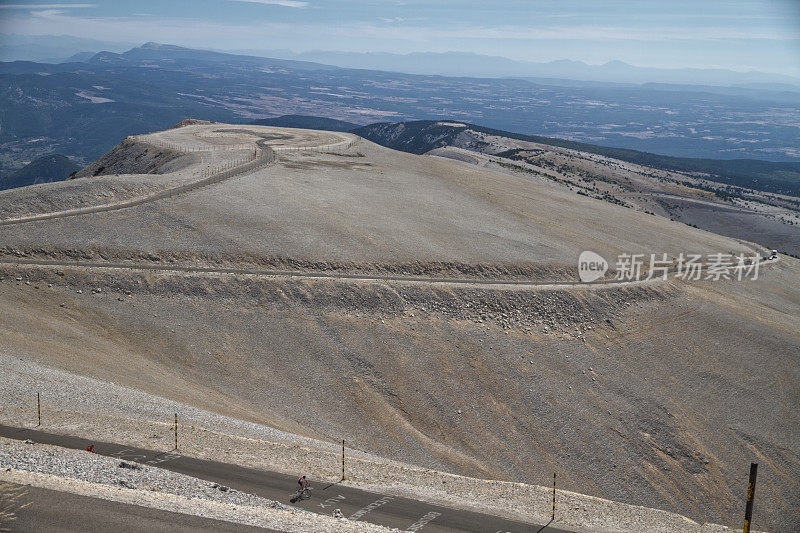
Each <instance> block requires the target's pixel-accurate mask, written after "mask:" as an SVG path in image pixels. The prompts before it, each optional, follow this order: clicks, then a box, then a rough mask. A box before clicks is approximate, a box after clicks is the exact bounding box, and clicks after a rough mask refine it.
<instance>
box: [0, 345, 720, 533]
mask: <svg viewBox="0 0 800 533" xmlns="http://www.w3.org/2000/svg"><path fill="white" fill-rule="evenodd" d="M0 367H2V368H3V369H4V372H5V373H6V374H7V375H8V377H9V380H8V385H9V386H8V387H5V388H3V389H1V390H0V401H2V402H3V403H4V404H5V405H6V406H8V407H7V408H6V409H5V410H4V411H3V412H2V413H0V421H2V422H3V423H6V424H10V425H17V426H23V425H27V426H32V425H33V424H32V420H31V413H32V411H31V410H30V408H28V409H26V408H25V407H24V404H25V403H26V401H25V400H26V398H25V397H26V395H27V396H30V392H29V391H31V390H41V391H43V393H42V398H43V406H44V416H45V418H44V429H45V430H46V431H50V432H55V433H65V434H71V435H78V436H82V437H85V438H87V439H96V440H104V441H110V442H117V443H120V444H125V445H130V446H141V447H144V448H149V449H162V448H163V449H169V448H168V447H169V445H170V438H171V434H170V425H169V416H167V414H168V413H170V412H174V411H177V412H179V413H180V417H181V420H182V421H183V424H182V432H181V454H182V455H186V456H192V457H199V458H204V459H211V460H216V461H221V462H226V463H231V464H240V465H242V466H247V467H251V468H261V469H266V470H274V471H279V472H285V473H295V472H296V471H297V469H298V468H302V469H303V472H305V473H306V474H307V475H309V476H310V477H312V478H315V479H319V480H330V481H337V480H338V476H339V473H340V470H339V468H340V464H341V463H340V461H341V458H340V455H339V453H340V452H339V448H338V447H337V445H334V444H333V443H328V442H323V441H318V440H315V439H309V438H307V437H302V436H297V435H293V434H290V433H286V432H282V431H277V430H275V429H273V428H269V427H266V426H262V425H259V424H254V423H249V422H243V421H240V420H236V419H234V418H231V417H226V416H223V415H219V414H216V413H211V412H208V411H203V410H201V409H196V408H192V407H190V406H187V405H183V404H181V403H179V402H174V401H171V400H167V399H164V398H160V397H157V396H153V395H148V394H145V393H142V392H140V391H135V390H133V389H129V388H126V387H121V386H119V385H115V384H113V383H108V382H103V381H100V380H95V379H91V378H86V377H82V376H77V375H75V374H71V373H69V372H64V371H60V370H55V369H51V368H48V367H46V366H43V365H40V364H38V363H35V362H32V361H27V360H23V359H20V358H17V357H11V356H8V355H3V354H0ZM27 403H30V401H28V402H27ZM98 405H103V406H105V407H104V409H103V413H98V409H97V406H98ZM78 453H79V452H78ZM2 457H3V456H2V455H0V465H5V463H4V460H3V459H2ZM116 470H121V469H119V468H116ZM36 471H38V470H36ZM124 474H128V472H125V473H124ZM124 474H123V475H124ZM347 475H348V479H349V481H347V482H345V483H346V484H349V485H351V486H354V487H358V488H361V489H365V490H371V491H375V492H379V493H382V494H387V495H395V496H404V497H409V498H413V499H417V500H422V501H427V502H430V503H435V504H439V505H442V504H444V505H448V506H451V507H454V508H461V509H469V510H473V511H477V512H482V513H491V514H495V515H499V516H505V517H509V518H514V519H518V520H523V521H531V522H540V523H545V522H547V521H549V519H550V515H549V513H550V508H551V504H552V503H551V502H552V500H551V498H552V492H551V491H552V489H551V488H548V487H542V486H536V485H528V484H524V483H508V482H501V481H492V480H483V479H476V478H471V477H467V476H460V475H456V474H449V473H444V472H440V471H436V470H431V469H424V468H419V467H415V466H412V465H407V464H404V463H400V462H396V461H389V460H385V459H382V458H379V457H375V456H372V455H369V454H366V453H363V452H358V451H356V450H348V473H347ZM82 479H86V478H82ZM119 479H126V478H122V477H120V478H119ZM375 480H380V482H379V483H375ZM129 482H131V483H133V484H134V485H135V484H136V481H135V480H133V479H131V480H129ZM201 483H205V482H201ZM117 486H119V485H117ZM205 488H206V489H207V487H205ZM209 490H210V489H209ZM211 492H212V494H215V493H214V491H213V490H212V491H211ZM178 495H180V494H178ZM557 501H558V511H557V513H558V519H557V523H558V524H559V525H565V526H572V527H578V528H584V529H586V530H592V531H625V532H627V531H636V532H654V533H661V532H664V533H666V532H673V531H684V532H688V533H717V532H727V531H733V530H732V529H730V528H727V527H724V526H719V525H715V524H698V523H696V522H694V521H692V520H690V519H688V518H686V517H684V516H681V515H679V514H676V513H670V512H667V511H662V510H658V509H651V508H646V507H640V506H635V505H629V504H624V503H620V502H615V501H611V500H605V499H602V498H595V497H591V496H586V495H583V494H578V493H574V492H569V491H563V490H559V491H558V492H557ZM226 503H229V504H231V505H234V504H233V503H231V502H226Z"/></svg>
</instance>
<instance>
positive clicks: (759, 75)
mask: <svg viewBox="0 0 800 533" xmlns="http://www.w3.org/2000/svg"><path fill="white" fill-rule="evenodd" d="M238 52H242V53H244V52H246V53H249V54H252V55H258V56H268V57H276V58H282V59H294V60H301V61H311V62H315V63H325V64H329V65H336V66H338V67H343V68H360V69H369V70H386V71H394V72H404V73H408V74H428V75H440V76H468V77H476V78H533V79H534V80H535V81H538V82H544V81H547V82H550V83H557V82H564V81H591V82H603V83H612V84H642V83H672V84H686V85H712V86H714V85H720V86H750V87H752V86H753V84H755V85H756V86H757V87H752V88H761V89H771V90H788V89H792V90H798V91H800V78H796V77H792V76H786V75H782V74H772V73H766V72H756V71H752V72H736V71H733V70H725V69H696V68H682V69H663V68H652V67H638V66H633V65H629V64H628V63H624V62H622V61H610V62H608V63H605V64H603V65H588V64H586V63H584V62H582V61H571V60H566V59H563V60H558V61H550V62H546V63H535V62H530V61H515V60H512V59H508V58H506V57H500V56H488V55H481V54H474V53H467V52H444V53H434V52H425V53H411V54H390V53H384V52H378V53H359V52H336V51H324V50H313V51H310V52H302V53H294V52H291V51H289V50H261V51H259V50H246V51H244V50H242V51H238Z"/></svg>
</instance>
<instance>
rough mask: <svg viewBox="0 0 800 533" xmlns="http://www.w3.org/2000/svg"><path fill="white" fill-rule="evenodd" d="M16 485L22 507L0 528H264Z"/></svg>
mask: <svg viewBox="0 0 800 533" xmlns="http://www.w3.org/2000/svg"><path fill="white" fill-rule="evenodd" d="M16 486H17V487H20V488H22V489H24V491H25V493H24V494H23V496H22V497H21V498H20V499H19V504H20V505H21V506H23V507H22V508H21V509H17V510H16V512H15V515H16V518H15V519H14V520H12V521H8V522H2V523H0V531H5V530H8V531H47V532H59V533H83V532H85V531H97V532H108V533H128V532H137V533H140V532H141V533H145V532H147V533H150V532H152V533H173V532H174V533H184V532H185V533H189V532H195V531H219V532H221V533H258V532H263V531H266V530H264V529H261V528H257V527H251V526H243V525H241V524H233V523H231V522H223V521H221V520H212V519H210V518H202V517H199V516H192V515H187V514H182V513H171V512H169V511H162V510H160V509H152V508H150V507H140V506H138V505H128V504H125V503H119V502H112V501H109V500H103V499H100V498H90V497H88V496H79V495H77V494H72V493H70V492H59V491H55V490H48V489H40V488H38V487H23V486H21V485H16ZM4 528H5V529H4Z"/></svg>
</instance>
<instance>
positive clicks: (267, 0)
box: [231, 0, 308, 7]
mask: <svg viewBox="0 0 800 533" xmlns="http://www.w3.org/2000/svg"><path fill="white" fill-rule="evenodd" d="M231 2H247V3H249V4H267V5H273V6H283V7H308V2H299V1H296V0H231Z"/></svg>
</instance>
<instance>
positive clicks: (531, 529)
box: [0, 425, 568, 533]
mask: <svg viewBox="0 0 800 533" xmlns="http://www.w3.org/2000/svg"><path fill="white" fill-rule="evenodd" d="M0 436H3V437H8V438H12V439H20V440H25V439H30V440H32V441H34V442H38V443H42V444H55V445H58V446H63V447H66V448H74V449H80V450H82V449H85V448H86V446H87V445H88V444H89V441H87V440H85V439H81V438H78V437H70V436H63V435H54V434H49V433H45V432H42V431H35V430H30V429H22V428H15V427H9V426H3V425H0ZM92 444H94V447H95V451H96V452H97V453H99V454H102V455H107V456H111V457H119V458H120V459H125V460H128V461H136V462H140V463H144V464H150V465H154V466H158V467H160V468H164V469H167V470H171V471H173V472H180V473H182V474H188V475H190V476H194V477H197V478H200V479H206V480H208V481H213V482H215V483H220V484H222V485H227V486H228V487H231V488H234V489H237V490H240V491H242V492H249V493H251V494H256V495H258V496H262V497H264V498H269V499H271V500H276V501H279V502H283V503H291V502H290V501H289V500H290V498H291V496H292V494H293V493H294V490H295V486H296V485H297V478H296V477H294V476H289V475H286V474H280V473H276V472H268V471H264V470H256V469H252V468H244V467H241V466H237V465H231V464H225V463H218V462H215V461H206V460H202V459H194V458H190V457H183V456H181V455H179V454H178V453H174V452H155V451H150V450H142V449H139V448H130V447H125V446H122V445H119V444H110V443H104V442H96V441H92ZM311 485H312V487H313V489H312V491H311V498H310V499H308V500H304V501H301V502H296V503H294V505H296V506H298V507H302V508H304V509H307V510H309V511H315V512H318V513H324V514H330V513H331V512H332V511H333V510H334V509H341V511H342V513H344V515H345V516H346V517H348V518H350V519H354V520H364V521H367V522H372V523H375V524H381V525H384V526H388V527H395V528H398V529H401V530H410V531H425V532H430V533H446V532H455V531H470V532H480V533H487V532H488V533H495V532H509V533H510V532H514V533H517V532H526V533H539V532H541V533H568V532H567V530H564V529H559V528H556V527H552V526H549V525H545V526H542V525H535V524H525V523H522V522H517V521H514V520H507V519H504V518H498V517H495V516H492V515H485V514H480V513H474V512H470V511H462V510H456V509H451V508H448V507H441V506H436V505H431V504H428V503H423V502H419V501H415V500H411V499H408V498H399V497H394V496H384V495H381V494H375V493H370V492H366V491H363V490H358V489H354V488H351V487H346V486H342V485H339V484H329V483H323V482H318V483H315V482H314V480H311Z"/></svg>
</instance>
